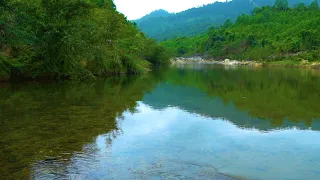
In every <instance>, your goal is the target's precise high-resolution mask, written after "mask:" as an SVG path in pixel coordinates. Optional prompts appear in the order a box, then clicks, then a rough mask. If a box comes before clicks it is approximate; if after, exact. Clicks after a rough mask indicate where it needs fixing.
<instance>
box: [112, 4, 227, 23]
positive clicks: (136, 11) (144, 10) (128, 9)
mask: <svg viewBox="0 0 320 180" xmlns="http://www.w3.org/2000/svg"><path fill="white" fill-rule="evenodd" d="M216 1H225V0H114V3H115V4H116V6H117V10H118V11H119V12H121V13H123V14H124V15H125V16H127V17H128V19H130V20H133V19H138V18H141V17H142V16H144V15H146V14H148V13H150V12H152V11H154V10H157V9H164V10H167V11H169V12H181V11H184V10H186V9H189V8H192V7H197V6H201V5H204V4H209V3H213V2H216Z"/></svg>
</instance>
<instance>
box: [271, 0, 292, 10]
mask: <svg viewBox="0 0 320 180" xmlns="http://www.w3.org/2000/svg"><path fill="white" fill-rule="evenodd" d="M274 7H275V8H277V9H280V10H286V9H289V2H288V0H275V3H274Z"/></svg>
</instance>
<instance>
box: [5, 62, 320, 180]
mask: <svg viewBox="0 0 320 180" xmlns="http://www.w3.org/2000/svg"><path fill="white" fill-rule="evenodd" d="M319 103H320V74H319V71H312V70H307V69H286V68H266V67H260V68H256V67H253V66H245V67H241V66H240V67H239V66H220V65H208V64H207V65H205V64H179V65H176V66H172V67H169V68H163V69H157V70H154V71H152V72H150V73H148V74H144V75H139V76H132V77H117V78H116V77H114V78H106V79H97V80H96V81H89V82H86V81H84V82H72V81H66V82H24V83H22V82H20V83H17V82H16V83H2V84H0V135H1V136H0V137H1V139H0V179H222V180H234V179H272V180H274V179H281V180H282V179H290V180H292V179H297V180H299V179H308V180H313V179H314V180H316V179H318V178H319V174H320V154H319V152H320V141H319V139H320V111H319Z"/></svg>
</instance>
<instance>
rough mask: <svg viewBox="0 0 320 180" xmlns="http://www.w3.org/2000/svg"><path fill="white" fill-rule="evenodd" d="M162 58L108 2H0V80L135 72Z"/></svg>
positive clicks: (9, 0) (85, 0)
mask: <svg viewBox="0 0 320 180" xmlns="http://www.w3.org/2000/svg"><path fill="white" fill-rule="evenodd" d="M168 59H169V57H167V56H166V54H165V50H164V49H163V48H162V47H160V46H159V45H157V44H156V42H155V40H152V39H148V38H146V37H145V35H144V34H143V33H141V32H139V31H138V29H137V28H136V26H135V24H134V23H132V22H130V21H128V20H127V19H126V18H125V16H124V15H122V14H121V13H119V12H117V11H116V6H115V4H114V3H113V1H112V0H55V1H52V0H19V1H18V0H5V1H3V0H1V1H0V81H1V80H7V79H8V78H10V77H18V78H19V79H20V78H35V77H39V76H40V77H52V78H72V79H78V78H86V77H93V76H103V75H107V74H119V73H121V74H123V73H139V72H142V71H146V70H148V68H149V67H150V66H151V65H158V64H162V63H165V62H164V60H168Z"/></svg>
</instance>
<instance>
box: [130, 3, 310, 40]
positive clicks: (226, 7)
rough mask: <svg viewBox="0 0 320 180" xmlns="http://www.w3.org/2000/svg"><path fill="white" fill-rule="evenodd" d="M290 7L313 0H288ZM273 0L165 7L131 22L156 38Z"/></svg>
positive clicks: (186, 32)
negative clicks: (179, 9)
mask: <svg viewBox="0 0 320 180" xmlns="http://www.w3.org/2000/svg"><path fill="white" fill-rule="evenodd" d="M280 2H281V1H280ZM286 2H287V4H288V5H289V6H290V7H294V6H295V5H296V4H299V3H305V4H306V5H309V4H310V3H311V2H312V0H288V1H286ZM273 4H274V0H227V1H226V2H215V3H212V4H208V5H204V6H201V7H195V8H191V9H188V10H186V11H183V12H180V13H169V12H167V11H165V10H157V11H154V12H152V13H150V14H148V15H146V16H144V17H142V18H140V19H138V20H135V21H134V22H136V23H137V25H138V27H139V28H140V29H141V30H142V31H143V32H144V33H145V34H146V35H147V36H148V37H152V38H155V39H157V40H158V41H162V40H166V39H170V38H176V37H183V36H193V35H198V34H200V33H202V32H205V31H206V30H208V28H209V27H210V26H212V25H215V26H220V25H222V24H223V23H224V22H225V20H227V19H230V20H231V21H234V20H236V19H237V17H238V16H239V15H241V14H243V13H245V14H250V12H251V11H252V10H253V9H254V8H255V7H262V6H267V5H269V6H272V5H273Z"/></svg>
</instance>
